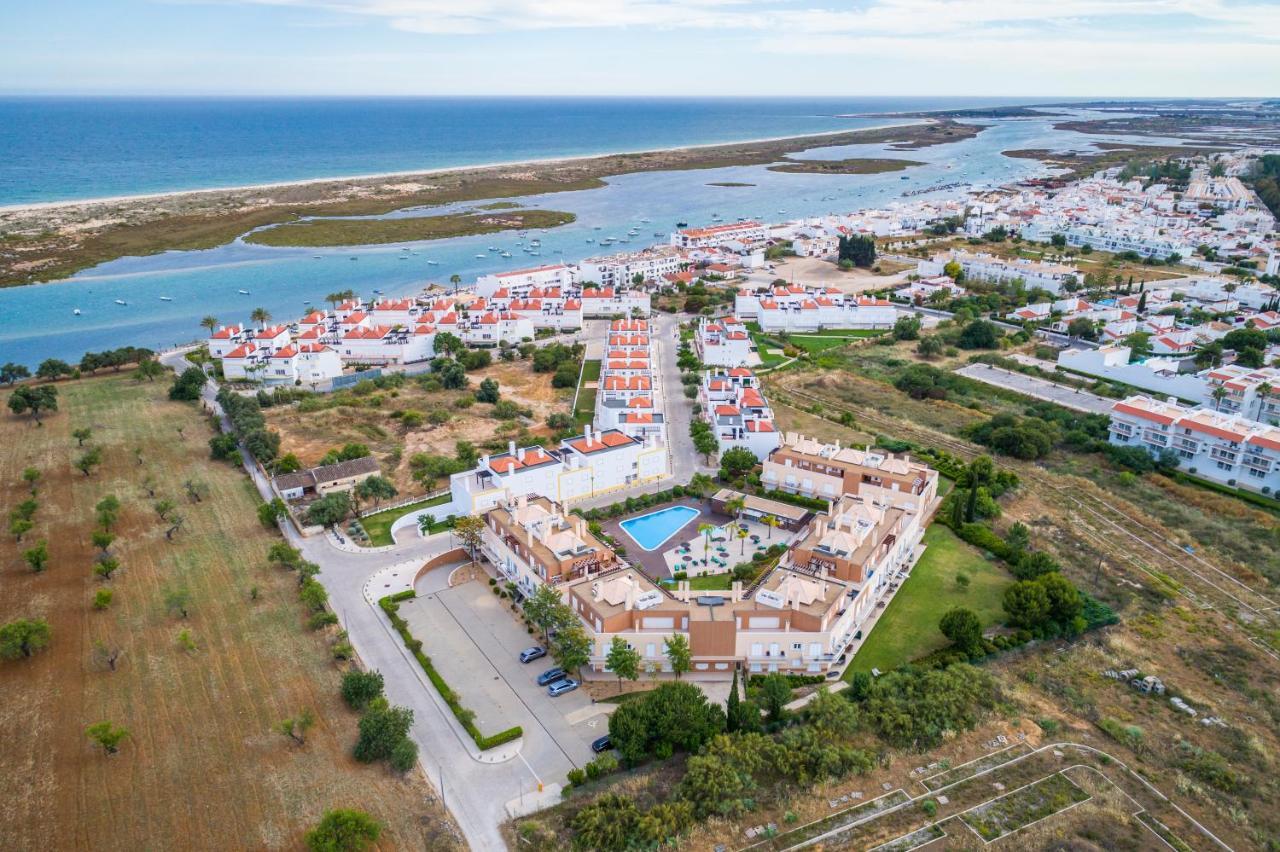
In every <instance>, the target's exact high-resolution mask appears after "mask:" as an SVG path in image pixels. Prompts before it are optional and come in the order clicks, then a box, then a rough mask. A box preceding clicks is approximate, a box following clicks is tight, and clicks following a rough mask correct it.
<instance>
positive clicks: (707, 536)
mask: <svg viewBox="0 0 1280 852" xmlns="http://www.w3.org/2000/svg"><path fill="white" fill-rule="evenodd" d="M717 529H718V527H717V526H716V525H715V524H698V535H700V536H702V538H703V543H702V564H703V565H710V564H711V533H713V532H715V531H716V530H717Z"/></svg>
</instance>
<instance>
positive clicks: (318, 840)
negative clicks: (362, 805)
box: [306, 808, 382, 852]
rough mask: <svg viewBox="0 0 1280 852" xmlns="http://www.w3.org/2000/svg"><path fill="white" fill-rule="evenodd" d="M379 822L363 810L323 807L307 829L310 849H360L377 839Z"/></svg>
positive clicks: (327, 851)
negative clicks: (326, 808) (317, 821)
mask: <svg viewBox="0 0 1280 852" xmlns="http://www.w3.org/2000/svg"><path fill="white" fill-rule="evenodd" d="M381 834H382V826H381V825H380V824H379V823H378V821H377V820H375V819H374V818H373V817H371V816H369V815H368V814H366V813H365V812H363V811H356V810H349V809H345V808H340V809H337V810H332V811H326V812H325V815H324V817H322V818H321V820H320V822H319V823H318V824H317V825H316V827H315V828H313V829H311V830H310V831H308V832H307V836H306V841H307V849H308V850H310V852H360V850H363V849H368V848H369V847H370V846H371V845H373V844H374V843H376V842H377V840H378V838H379V837H380V836H381Z"/></svg>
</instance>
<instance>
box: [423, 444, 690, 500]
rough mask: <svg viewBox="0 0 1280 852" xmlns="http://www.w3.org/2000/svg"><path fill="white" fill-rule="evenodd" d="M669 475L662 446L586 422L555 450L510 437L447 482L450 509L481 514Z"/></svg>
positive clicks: (582, 497) (599, 492) (590, 494)
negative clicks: (519, 501)
mask: <svg viewBox="0 0 1280 852" xmlns="http://www.w3.org/2000/svg"><path fill="white" fill-rule="evenodd" d="M668 474H669V471H668V465H667V451H666V448H665V447H664V446H662V445H661V444H659V443H658V442H657V441H656V440H654V439H653V438H645V439H637V438H632V437H630V436H628V435H624V434H623V433H622V432H620V431H618V430H616V429H609V430H605V431H599V432H597V431H596V430H595V429H594V428H592V427H591V426H588V427H587V429H586V431H585V432H584V433H583V435H582V436H580V437H577V438H570V439H568V440H565V441H562V442H561V444H560V446H559V447H557V448H555V449H545V448H543V447H540V446H534V447H519V448H517V447H516V445H515V442H514V441H512V442H511V444H510V446H509V448H508V450H507V452H505V453H501V454H498V455H493V456H490V455H486V456H483V457H482V458H481V459H480V462H479V463H478V464H477V465H476V467H475V468H474V469H472V470H468V471H464V472H462V473H455V474H454V475H453V476H452V477H450V480H449V490H450V492H451V494H452V497H453V500H452V503H451V505H450V506H449V509H450V512H449V513H450V514H454V515H477V514H483V513H484V512H487V511H488V510H489V509H491V508H493V507H494V506H496V505H498V504H499V503H502V502H509V501H512V500H515V499H516V498H518V497H521V496H529V497H533V496H541V497H546V498H548V499H550V500H554V501H556V502H557V503H561V504H563V505H565V506H571V505H573V503H575V502H577V501H579V500H585V499H588V498H591V497H597V496H600V495H602V494H609V493H610V492H614V491H618V490H621V489H624V488H630V487H632V486H635V485H640V484H643V483H645V482H652V481H656V480H658V479H662V478H663V477H665V476H667V475H668ZM440 511H441V512H443V511H444V508H443V507H442V508H441V509H440Z"/></svg>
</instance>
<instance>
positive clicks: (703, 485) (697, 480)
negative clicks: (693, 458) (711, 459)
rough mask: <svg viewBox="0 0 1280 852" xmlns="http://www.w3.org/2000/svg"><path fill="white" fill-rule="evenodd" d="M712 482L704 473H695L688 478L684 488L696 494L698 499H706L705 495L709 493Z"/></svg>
mask: <svg viewBox="0 0 1280 852" xmlns="http://www.w3.org/2000/svg"><path fill="white" fill-rule="evenodd" d="M712 484H713V483H712V482H711V477H710V476H707V475H706V474H705V473H695V474H694V475H693V478H692V479H690V480H689V484H688V485H686V486H685V490H686V491H692V492H693V493H694V494H697V495H698V499H699V500H706V499H707V495H708V494H710V493H711V486H712Z"/></svg>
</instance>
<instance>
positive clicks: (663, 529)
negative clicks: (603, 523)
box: [618, 506, 698, 550]
mask: <svg viewBox="0 0 1280 852" xmlns="http://www.w3.org/2000/svg"><path fill="white" fill-rule="evenodd" d="M697 516H698V510H697V509H695V508H693V507H692V506H669V507H667V508H666V509H659V510H658V511H656V512H650V513H649V514H647V515H641V516H640V517H638V518H631V519H630V520H627V521H623V522H622V523H621V524H619V525H618V526H620V527H622V528H623V529H624V530H625V531H626V533H627V535H629V536H631V537H632V538H633V539H635V542H636V544H638V545H640V546H641V547H642V548H644V549H645V550H657V549H658V548H659V547H661V546H662V545H663V544H664V543H665V542H666V541H667V539H669V538H671V537H672V536H673V535H675V534H676V533H677V532H679V531H680V528H681V527H683V526H684V525H685V524H687V523H689V521H691V520H693V519H694V518H696V517H697Z"/></svg>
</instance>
